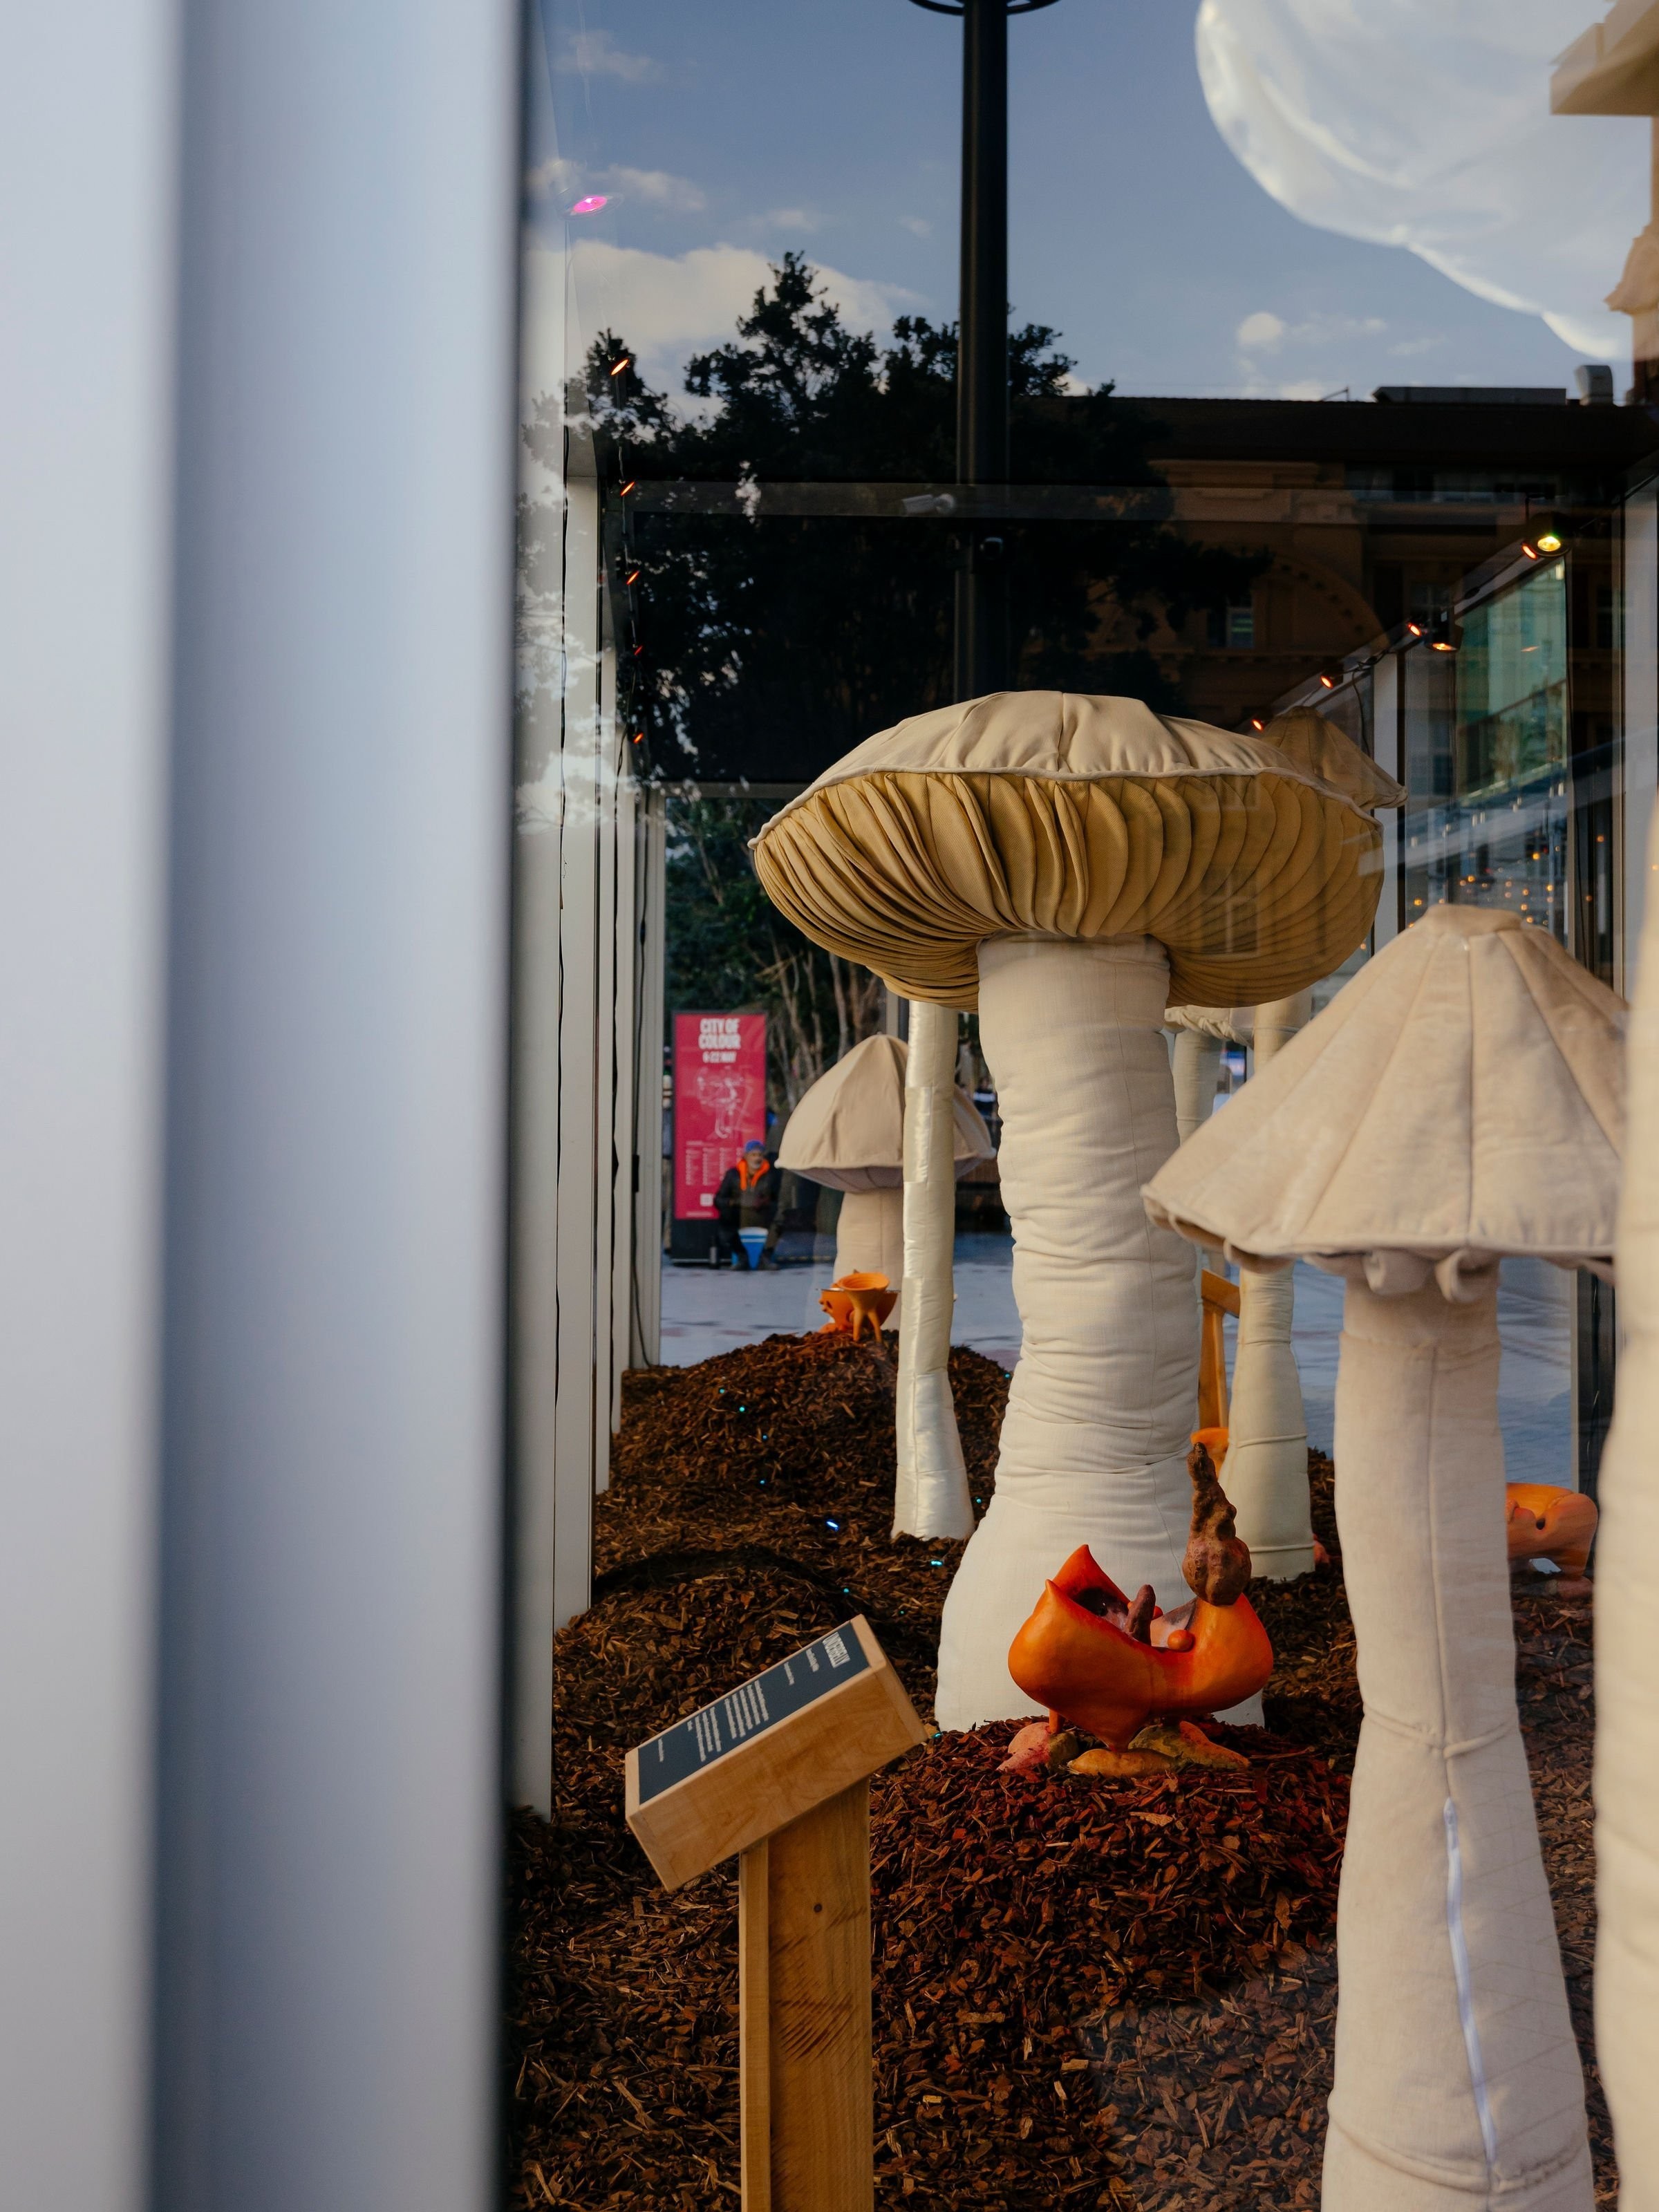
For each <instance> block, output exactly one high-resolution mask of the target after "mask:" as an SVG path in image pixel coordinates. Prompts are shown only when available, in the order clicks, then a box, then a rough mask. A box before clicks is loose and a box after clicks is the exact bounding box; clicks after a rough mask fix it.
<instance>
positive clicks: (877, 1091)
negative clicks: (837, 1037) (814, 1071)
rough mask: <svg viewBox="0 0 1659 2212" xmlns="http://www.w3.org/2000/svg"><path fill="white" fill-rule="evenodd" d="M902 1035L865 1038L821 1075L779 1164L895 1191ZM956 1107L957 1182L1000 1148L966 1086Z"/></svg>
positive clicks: (899, 1175) (858, 1186)
mask: <svg viewBox="0 0 1659 2212" xmlns="http://www.w3.org/2000/svg"><path fill="white" fill-rule="evenodd" d="M907 1054H908V1047H907V1046H906V1045H905V1044H904V1043H903V1042H902V1041H901V1040H900V1039H899V1038H897V1037H892V1036H872V1037H866V1038H865V1040H864V1042H863V1043H862V1044H855V1045H854V1047H853V1049H852V1050H851V1052H849V1053H848V1054H846V1055H845V1056H844V1057H843V1058H842V1059H841V1060H837V1061H836V1064H835V1066H833V1067H832V1068H829V1069H828V1070H827V1071H826V1072H825V1073H823V1075H821V1076H819V1078H818V1079H817V1082H816V1083H815V1084H814V1085H812V1087H811V1090H810V1091H807V1093H806V1094H805V1097H803V1098H802V1100H801V1102H800V1103H799V1105H798V1106H797V1107H796V1109H795V1110H794V1112H793V1114H792V1115H790V1116H789V1124H788V1127H787V1128H786V1129H785V1131H784V1133H783V1142H782V1144H781V1145H780V1146H779V1147H778V1165H779V1166H780V1167H781V1168H787V1169H789V1170H792V1171H793V1173H794V1174H796V1175H803V1176H805V1177H806V1178H807V1180H808V1182H821V1183H823V1184H824V1185H825V1186H826V1187H827V1188H829V1189H830V1190H893V1189H896V1188H897V1187H898V1185H899V1184H901V1183H902V1182H903V1181H904V1068H905V1060H906V1057H907ZM952 1101H953V1103H954V1105H955V1109H956V1114H955V1136H956V1144H955V1152H954V1158H955V1161H956V1171H957V1179H958V1181H959V1180H960V1179H961V1178H962V1177H963V1176H965V1175H966V1174H967V1173H968V1171H969V1169H970V1168H974V1167H977V1165H978V1164H979V1163H980V1162H981V1160H988V1159H989V1158H991V1157H992V1154H993V1152H994V1149H995V1148H994V1146H993V1145H992V1143H991V1133H990V1131H989V1130H988V1129H987V1127H986V1126H985V1123H984V1121H983V1119H982V1117H981V1115H980V1111H979V1109H978V1108H977V1107H976V1106H975V1103H974V1102H973V1100H972V1099H971V1098H970V1097H969V1096H968V1093H967V1092H966V1091H963V1089H962V1088H961V1086H960V1085H957V1088H956V1089H955V1091H953V1093H952Z"/></svg>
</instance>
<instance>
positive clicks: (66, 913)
mask: <svg viewBox="0 0 1659 2212" xmlns="http://www.w3.org/2000/svg"><path fill="white" fill-rule="evenodd" d="M178 42H179V24H178V20H177V16H176V14H175V11H174V9H173V8H172V7H171V6H170V5H167V4H166V3H165V0H106V4H103V5H100V7H98V8H97V9H94V10H93V11H91V12H90V13H88V11H85V10H81V9H58V8H40V9H20V10H15V11H14V12H13V13H12V14H11V15H10V16H9V20H8V22H7V38H6V61H5V67H4V69H3V70H0V262H3V264H4V268H5V300H6V306H5V314H4V319H3V323H0V399H3V405H0V732H3V735H0V757H3V762H4V768H3V775H0V1006H3V1009H4V1015H3V1030H0V1035H3V1038H4V1046H3V1051H4V1072H3V1076H0V1221H3V1224H4V1230H3V1234H0V1466H3V1477H0V1772H3V1774H4V1777H5V1784H4V1790H3V1793H0V1960H3V1967H0V2197H3V2199H4V2200H5V2201H6V2202H7V2203H9V2204H15V2205H16V2206H18V2207H19V2208H23V2207H27V2208H28V2212H139V2208H140V2207H141V2206H143V2205H145V2204H147V2203H149V2194H148V2191H147V2188H146V2183H145V2145H146V2136H147V2133H148V2129H147V2114H146V2111H145V2106H146V2101H147V2089H148V2083H147V2078H146V2077H147V2056H148V2046H149V1991H148V1987H147V1979H148V1974H149V1954H150V1944H149V1933H150V1905H151V1899H150V1890H149V1881H150V1856H151V1854H150V1832H151V1815H152V1803H151V1767H152V1761H151V1749H152V1745H153V1741H154V1726H155V1703H154V1696H153V1690H154V1674H153V1668H154V1655H153V1650H152V1645H153V1638H154V1622H155V1597H156V1593H155V1547H156V1532H155V1522H156V1511H155V1480H156V1456H157V1455H156V1449H155V1445H156V1437H155V1427H156V1395H157V1393H156V1364H157V1351H158V1345H157V1338H158V1334H159V1331H158V1320H159V1307H160V1292H161V1262H160V1249H159V1225H158V1215H159V1212H160V1205H161V1195H160V1190H161V1128H160V1121H161V1057H162V1022H163V1006H164V997H165V994H164V988H163V977H162V958H163V952H162V929H163V916H164V908H165V901H166V877H167V840H166V833H165V809H166V789H167V660H168V648H169V643H170V619H171V578H170V568H171V560H172V485H171V480H170V461H171V442H172V417H173V404H172V397H173V395H172V359H171V356H172V347H173V305H174V284H175V276H176V270H175V261H174V228H173V219H174V186H175V179H174V173H173V164H174V156H175V119H176V115H177V102H178V86H177V66H178V61H177V56H178Z"/></svg>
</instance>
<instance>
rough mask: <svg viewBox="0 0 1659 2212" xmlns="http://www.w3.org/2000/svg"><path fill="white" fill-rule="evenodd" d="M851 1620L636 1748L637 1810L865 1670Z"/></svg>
mask: <svg viewBox="0 0 1659 2212" xmlns="http://www.w3.org/2000/svg"><path fill="white" fill-rule="evenodd" d="M869 1665H870V1662H869V1660H868V1659H867V1658H866V1656H865V1651H864V1646H863V1645H862V1644H860V1642H859V1639H858V1637H857V1636H856V1634H855V1633H854V1629H853V1625H852V1623H851V1622H850V1621H848V1622H845V1623H844V1624H843V1625H842V1626H841V1627H840V1628H832V1629H831V1630H830V1631H829V1634H828V1635H827V1636H820V1637H819V1638H818V1640H817V1643H816V1644H808V1645H807V1647H806V1649H805V1650H804V1651H797V1652H796V1653H795V1655H794V1656H793V1658H792V1659H785V1660H784V1661H782V1662H781V1664H780V1665H778V1666H776V1667H769V1668H767V1670H766V1672H765V1673H764V1674H757V1675H756V1676H755V1677H754V1679H753V1680H751V1681H748V1682H744V1683H742V1684H740V1685H739V1686H738V1688H737V1689H735V1690H732V1691H731V1692H729V1693H728V1694H727V1695H726V1697H723V1698H718V1699H715V1701H714V1704H713V1705H705V1706H704V1707H703V1708H702V1711H701V1712H696V1713H693V1714H692V1716H691V1717H690V1720H684V1721H677V1722H676V1723H675V1724H674V1726H673V1727H672V1728H671V1729H664V1731H663V1733H662V1734H661V1735H653V1737H652V1739H651V1741H649V1742H648V1743H645V1744H641V1747H640V1796H639V1802H641V1805H643V1804H645V1803H647V1802H648V1800H650V1799H651V1798H653V1797H656V1796H660V1795H661V1793H662V1792H663V1791H664V1790H668V1789H671V1788H672V1786H673V1784H675V1783H677V1782H684V1779H685V1778H686V1776H687V1775H688V1774H695V1773H696V1771H697V1770H698V1768H699V1767H703V1766H708V1765H713V1763H714V1760H715V1759H720V1758H723V1757H724V1756H725V1754H726V1753H727V1752H728V1751H735V1750H736V1749H737V1747H738V1745H739V1744H740V1743H747V1742H749V1741H750V1739H751V1738H753V1737H755V1736H757V1735H764V1734H765V1732H766V1730H767V1729H769V1728H775V1727H776V1726H777V1724H778V1723H779V1722H780V1721H787V1719H788V1718H789V1717H790V1715H791V1714H792V1713H798V1712H799V1711H801V1710H802V1708H803V1707H804V1706H806V1705H811V1704H812V1702H813V1701H814V1699H817V1698H821V1697H823V1695H824V1694H825V1693H826V1692H828V1691H830V1690H833V1689H834V1688H835V1687H836V1685H837V1684H838V1683H841V1682H850V1681H851V1680H852V1679H853V1677H854V1674H864V1673H866V1671H867V1669H868V1668H869Z"/></svg>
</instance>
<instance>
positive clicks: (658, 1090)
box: [629, 791, 668, 1367]
mask: <svg viewBox="0 0 1659 2212" xmlns="http://www.w3.org/2000/svg"><path fill="white" fill-rule="evenodd" d="M667 826H668V814H667V807H666V805H665V799H664V795H663V793H661V792H660V791H641V793H639V794H638V797H637V799H636V802H635V837H636V839H637V842H638V848H639V850H638V855H637V858H636V860H635V925H636V939H635V941H636V945H637V948H638V950H637V955H636V957H637V959H638V963H639V975H640V981H639V992H640V1001H639V1009H640V1011H639V1053H638V1059H637V1065H636V1068H635V1097H636V1103H635V1164H636V1169H635V1171H636V1175H637V1177H638V1181H637V1184H636V1188H635V1194H634V1304H633V1324H634V1334H633V1335H632V1337H631V1338H630V1340H629V1343H630V1354H629V1357H630V1361H631V1364H633V1365H634V1366H636V1367H651V1366H654V1365H655V1364H656V1363H657V1361H658V1360H659V1358H661V1356H662V1233H663V1182H662V1046H663V994H664V989H665V971H664V955H665V946H664V942H663V936H664V932H663V922H664V912H663V908H664V900H665V892H666V888H667Z"/></svg>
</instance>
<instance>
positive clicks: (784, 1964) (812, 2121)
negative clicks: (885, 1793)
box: [627, 1618, 926, 2212]
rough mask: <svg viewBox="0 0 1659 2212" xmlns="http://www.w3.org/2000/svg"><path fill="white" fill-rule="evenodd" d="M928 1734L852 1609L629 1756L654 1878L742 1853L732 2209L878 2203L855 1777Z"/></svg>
mask: <svg viewBox="0 0 1659 2212" xmlns="http://www.w3.org/2000/svg"><path fill="white" fill-rule="evenodd" d="M925 1733H926V1731H925V1730H924V1729H923V1728H922V1726H921V1722H920V1721H919V1720H918V1719H917V1718H916V1716H915V1709H914V1708H913V1706H912V1705H911V1704H910V1700H909V1699H908V1698H907V1697H906V1695H905V1694H904V1691H903V1688H902V1686H901V1684H900V1683H899V1680H898V1679H897V1677H896V1675H895V1674H894V1673H893V1670H892V1668H890V1666H889V1664H888V1662H887V1656H886V1654H885V1653H884V1651H883V1650H882V1648H881V1646H880V1644H878V1643H877V1641H876V1639H875V1637H874V1636H873V1634H872V1632H871V1629H870V1625H869V1623H868V1622H867V1621H866V1620H863V1619H862V1618H858V1619H854V1620H849V1621H848V1622H846V1623H845V1624H844V1625H843V1626H842V1627H841V1628H838V1629H831V1630H829V1632H828V1633H827V1634H825V1635H823V1636H821V1637H819V1638H817V1640H816V1641H815V1642H813V1643H812V1644H809V1645H807V1646H806V1647H805V1650H801V1651H798V1652H795V1653H793V1655H792V1656H791V1657H790V1658H788V1659H787V1660H783V1661H780V1662H779V1663H778V1664H777V1665H776V1666H775V1667H771V1668H768V1669H767V1671H766V1673H765V1674H759V1675H757V1676H756V1677H755V1678H754V1680H752V1681H751V1682H748V1683H744V1684H740V1685H739V1686H738V1688H737V1689H736V1690H734V1691H732V1692H729V1693H728V1694H727V1695H726V1697H725V1698H722V1699H718V1700H717V1701H716V1702H715V1704H714V1705H708V1706H705V1707H704V1708H703V1710H702V1711H701V1712H699V1713H695V1714H692V1715H690V1717H688V1718H686V1719H685V1720H684V1721H681V1722H678V1723H676V1724H675V1726H674V1727H673V1728H671V1729H667V1730H665V1732H664V1734H663V1735H660V1736H653V1738H652V1739H651V1741H650V1742H649V1743H647V1744H642V1745H641V1746H640V1747H639V1748H638V1749H637V1750H635V1751H630V1752H629V1754H628V1762H627V1812H628V1824H629V1827H630V1828H631V1829H632V1830H633V1831H634V1833H635V1836H636V1837H637V1838H639V1841H640V1842H641V1844H642V1845H643V1846H644V1849H645V1850H646V1852H647V1856H648V1857H649V1858H650V1860H651V1863H652V1864H653V1867H655V1869H657V1872H658V1873H659V1875H661V1877H662V1879H663V1881H665V1882H666V1883H668V1884H669V1886H670V1887H674V1886H675V1885H677V1884H678V1883H680V1882H683V1881H690V1879H691V1878H692V1877H693V1876H694V1875H697V1874H701V1873H702V1872H703V1871H705V1870H706V1869H708V1867H711V1866H714V1865H715V1864H716V1863H718V1862H719V1861H720V1860H721V1859H722V1858H726V1857H730V1855H731V1854H732V1852H734V1851H735V1852H737V1853H738V1996H739V2002H740V2021H739V2030H738V2034H739V2046H738V2141H739V2143H740V2145H741V2149H742V2159H743V2203H744V2212H874V2206H875V2190H876V2185H875V2154H874V2136H875V2085H874V2071H873V2051H872V2036H871V2026H870V1784H869V1779H868V1778H869V1777H870V1776H871V1775H872V1774H873V1773H874V1772H875V1771H877V1769H878V1768H879V1767H882V1766H884V1765H886V1764H887V1762H888V1761H889V1760H890V1759H896V1758H897V1757H899V1756H900V1754H901V1753H903V1752H905V1751H908V1749H909V1748H910V1747H912V1745H914V1744H916V1743H919V1742H920V1741H921V1740H922V1737H923V1735H924V1734H925Z"/></svg>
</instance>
